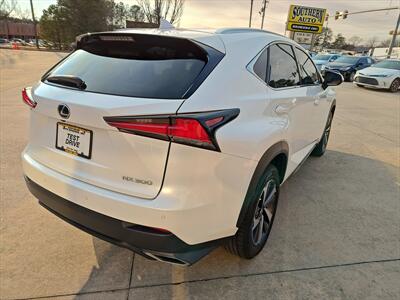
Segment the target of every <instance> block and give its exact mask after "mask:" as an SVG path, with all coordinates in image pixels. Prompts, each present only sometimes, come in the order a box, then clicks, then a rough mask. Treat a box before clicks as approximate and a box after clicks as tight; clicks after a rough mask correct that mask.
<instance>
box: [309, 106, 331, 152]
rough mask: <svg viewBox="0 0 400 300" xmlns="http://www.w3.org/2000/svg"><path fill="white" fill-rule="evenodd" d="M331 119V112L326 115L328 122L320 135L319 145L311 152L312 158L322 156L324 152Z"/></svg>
mask: <svg viewBox="0 0 400 300" xmlns="http://www.w3.org/2000/svg"><path fill="white" fill-rule="evenodd" d="M332 119H333V111H332V110H331V111H330V112H329V115H328V120H327V121H326V125H325V128H324V132H323V133H322V137H321V139H320V141H319V143H318V144H317V145H316V146H315V148H314V150H313V151H312V152H311V155H312V156H322V155H324V153H325V151H326V146H327V145H328V141H329V135H330V133H331V126H332Z"/></svg>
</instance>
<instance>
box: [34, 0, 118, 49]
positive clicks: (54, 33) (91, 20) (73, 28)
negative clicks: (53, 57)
mask: <svg viewBox="0 0 400 300" xmlns="http://www.w3.org/2000/svg"><path fill="white" fill-rule="evenodd" d="M113 4H114V3H113V1H110V0H85V1H81V0H58V1H57V4H54V5H50V6H49V8H48V9H45V10H43V15H42V17H41V19H40V27H41V33H42V36H43V38H45V39H47V40H49V41H51V42H53V43H55V44H56V45H57V46H58V47H59V48H66V47H68V45H69V44H70V43H72V42H73V41H74V40H75V37H76V36H78V35H80V34H83V33H87V32H96V31H105V30H108V29H110V27H111V26H110V23H111V21H112V17H113V9H112V8H113Z"/></svg>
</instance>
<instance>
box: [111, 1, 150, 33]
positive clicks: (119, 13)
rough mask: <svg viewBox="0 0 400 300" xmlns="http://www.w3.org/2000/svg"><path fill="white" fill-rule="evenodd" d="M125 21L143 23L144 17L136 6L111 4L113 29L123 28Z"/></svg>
mask: <svg viewBox="0 0 400 300" xmlns="http://www.w3.org/2000/svg"><path fill="white" fill-rule="evenodd" d="M126 20H130V21H143V20H144V15H143V12H142V11H141V9H140V7H139V6H138V5H131V6H129V5H128V4H124V3H123V2H119V3H113V17H112V23H113V27H114V28H125V27H126Z"/></svg>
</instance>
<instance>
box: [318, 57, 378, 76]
mask: <svg viewBox="0 0 400 300" xmlns="http://www.w3.org/2000/svg"><path fill="white" fill-rule="evenodd" d="M374 63H375V61H374V59H372V58H371V57H369V56H341V57H339V58H338V59H336V60H335V61H333V62H330V63H328V64H327V65H326V66H325V69H324V71H326V70H332V71H337V72H340V73H341V74H342V75H343V77H344V79H345V80H346V81H353V80H354V76H355V75H356V72H357V71H358V70H362V69H364V68H367V67H369V66H371V65H372V64H374Z"/></svg>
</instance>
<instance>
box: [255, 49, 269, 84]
mask: <svg viewBox="0 0 400 300" xmlns="http://www.w3.org/2000/svg"><path fill="white" fill-rule="evenodd" d="M267 60H268V52H267V50H264V51H263V53H261V55H260V56H259V57H258V59H257V61H256V62H255V64H254V66H253V71H254V73H255V74H257V76H258V77H260V78H261V79H262V80H264V81H266V78H267Z"/></svg>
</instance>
